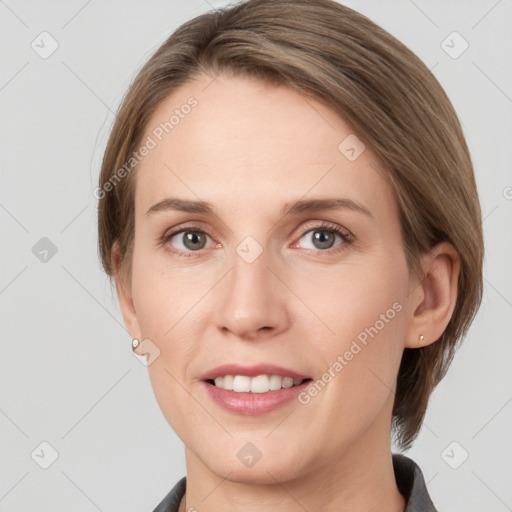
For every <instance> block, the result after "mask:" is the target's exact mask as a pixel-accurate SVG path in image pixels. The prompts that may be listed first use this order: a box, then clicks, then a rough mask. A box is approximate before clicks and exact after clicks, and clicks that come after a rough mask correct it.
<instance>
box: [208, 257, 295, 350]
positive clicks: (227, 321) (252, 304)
mask: <svg viewBox="0 0 512 512" xmlns="http://www.w3.org/2000/svg"><path fill="white" fill-rule="evenodd" d="M270 263H271V262H270V261H269V259H268V258H267V257H266V253H265V251H264V252H263V253H262V254H261V255H260V256H259V257H258V258H257V259H256V260H254V261H252V262H251V263H248V262H247V261H245V260H244V259H243V258H242V257H240V256H239V255H238V254H236V253H235V255H234V258H233V265H232V269H231V271H230V272H229V273H228V274H227V275H226V277H225V278H224V280H223V283H222V284H221V285H220V286H219V291H218V297H217V298H216V299H218V302H217V300H216V306H215V314H214V321H215V322H216V324H217V327H218V328H219V329H220V330H221V331H223V334H224V335H225V334H227V333H231V334H232V335H233V336H235V337H238V338H241V339H245V340H251V341H255V340H257V339H264V338H269V337H272V336H276V335H277V334H279V333H280V332H282V331H284V330H286V329H287V328H288V325H289V313H288V309H287V305H288V304H289V303H290V301H289V297H288V289H287V288H286V286H285V284H283V281H284V279H282V278H279V277H278V275H279V271H276V269H275V268H271V267H270V265H269V264H270ZM272 267H275V265H273V266H272Z"/></svg>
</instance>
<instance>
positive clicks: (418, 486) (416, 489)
mask: <svg viewBox="0 0 512 512" xmlns="http://www.w3.org/2000/svg"><path fill="white" fill-rule="evenodd" d="M393 469H394V471H395V479H396V485H397V487H398V490H399V491H400V492H401V493H402V494H403V495H404V496H405V499H406V501H407V507H406V509H405V512H412V511H415V510H421V511H422V512H437V509H436V508H435V507H434V504H433V503H432V500H431V499H430V496H429V494H428V491H427V485H426V484H425V479H424V477H423V473H422V471H421V469H420V467H419V466H418V465H417V464H416V462H414V461H413V460H412V459H410V458H409V457H406V456H405V455H402V454H400V453H394V454H393Z"/></svg>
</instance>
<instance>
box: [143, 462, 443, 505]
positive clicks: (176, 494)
mask: <svg viewBox="0 0 512 512" xmlns="http://www.w3.org/2000/svg"><path fill="white" fill-rule="evenodd" d="M393 469H394V471H395V479H396V485H397V487H398V490H399V491H400V492H401V493H402V494H403V496H404V497H405V500H406V502H407V506H406V507H405V512H437V509H436V508H435V507H434V504H433V503H432V500H431V499H430V496H429V495H428V492H427V486H426V485H425V479H424V478H423V473H422V472H421V469H420V468H419V466H418V465H417V464H416V463H415V462H414V461H413V460H412V459H410V458H409V457H406V456H405V455H401V454H399V453H394V454H393ZM186 485H187V479H186V477H183V478H182V479H181V480H180V481H179V482H178V483H177V484H176V485H175V486H174V487H173V488H172V489H171V491H170V492H169V494H167V496H166V497H165V498H164V499H163V500H162V502H161V503H160V504H159V505H158V506H157V507H156V508H155V510H154V511H153V512H178V508H179V506H180V502H181V498H183V495H184V494H185V489H186Z"/></svg>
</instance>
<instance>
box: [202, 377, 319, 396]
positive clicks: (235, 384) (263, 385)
mask: <svg viewBox="0 0 512 512" xmlns="http://www.w3.org/2000/svg"><path fill="white" fill-rule="evenodd" d="M310 380H311V379H310V378H306V379H294V378H292V377H286V376H281V375H258V376H256V377H248V376H247V375H224V376H219V377H216V378H215V379H207V380H206V382H207V383H208V384H211V385H212V386H215V387H217V388H220V389H224V390H226V391H234V392H235V393H268V392H270V391H278V390H280V389H288V388H292V387H295V386H300V385H301V384H303V383H304V382H308V381H310Z"/></svg>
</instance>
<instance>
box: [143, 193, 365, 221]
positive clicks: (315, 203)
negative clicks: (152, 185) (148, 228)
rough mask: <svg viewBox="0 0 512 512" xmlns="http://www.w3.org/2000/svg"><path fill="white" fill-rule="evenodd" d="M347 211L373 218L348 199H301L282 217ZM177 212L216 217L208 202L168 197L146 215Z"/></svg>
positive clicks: (287, 209) (288, 204)
mask: <svg viewBox="0 0 512 512" xmlns="http://www.w3.org/2000/svg"><path fill="white" fill-rule="evenodd" d="M337 209H347V210H352V211H355V212H359V213H363V214H365V215H367V216H369V217H372V218H373V215H372V213H371V212H370V210H368V208H366V207H365V206H363V205H362V204H360V203H358V202H357V201H353V200H352V199H346V198H327V199H299V200H295V201H289V202H287V203H286V204H285V205H284V206H283V209H282V211H281V214H282V215H294V214H297V213H303V212H316V211H325V210H337ZM169 210H175V211H180V212H188V213H201V214H204V215H215V211H214V209H213V207H212V205H211V204H210V203H208V202H206V201H193V200H190V199H178V198H176V197H168V198H166V199H163V200H162V201H159V202H158V203H156V204H154V205H153V206H151V208H149V210H148V211H147V212H146V215H150V214H154V213H157V212H164V211H169Z"/></svg>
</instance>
